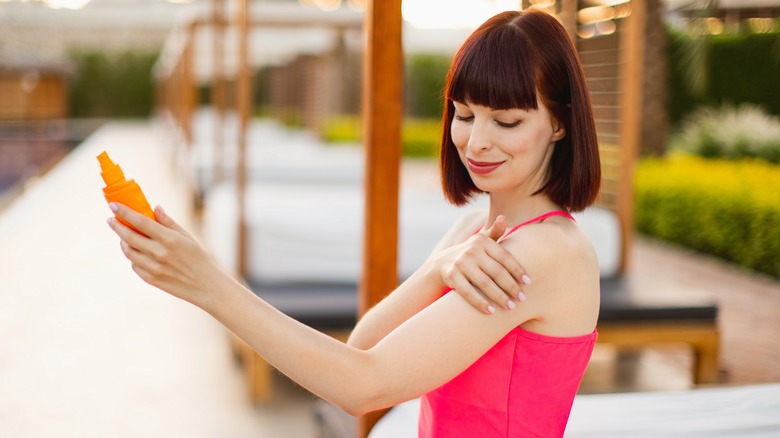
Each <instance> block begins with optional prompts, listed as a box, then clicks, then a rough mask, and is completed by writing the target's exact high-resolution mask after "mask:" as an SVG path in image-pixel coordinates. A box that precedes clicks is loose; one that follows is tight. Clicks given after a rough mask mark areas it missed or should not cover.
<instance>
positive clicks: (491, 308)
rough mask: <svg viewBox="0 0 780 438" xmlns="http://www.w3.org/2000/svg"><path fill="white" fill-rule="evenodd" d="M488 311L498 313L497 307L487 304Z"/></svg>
mask: <svg viewBox="0 0 780 438" xmlns="http://www.w3.org/2000/svg"><path fill="white" fill-rule="evenodd" d="M487 311H488V313H490V314H493V313H496V308H495V307H493V306H487Z"/></svg>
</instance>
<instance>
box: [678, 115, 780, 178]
mask: <svg viewBox="0 0 780 438" xmlns="http://www.w3.org/2000/svg"><path fill="white" fill-rule="evenodd" d="M680 145H681V147H682V148H683V149H685V150H687V151H688V152H692V153H694V154H696V155H700V156H702V157H708V158H721V157H722V158H744V157H753V158H762V159H764V160H767V161H769V162H772V163H777V162H778V161H780V118H777V117H772V116H770V115H768V114H766V113H764V112H763V111H762V110H761V108H759V107H757V106H755V105H750V104H742V105H740V106H738V107H730V106H722V107H720V108H709V107H705V108H701V109H699V110H698V111H696V112H695V113H694V114H693V115H692V116H691V117H689V118H688V120H687V121H686V122H685V124H684V126H683V129H682V134H681V140H680Z"/></svg>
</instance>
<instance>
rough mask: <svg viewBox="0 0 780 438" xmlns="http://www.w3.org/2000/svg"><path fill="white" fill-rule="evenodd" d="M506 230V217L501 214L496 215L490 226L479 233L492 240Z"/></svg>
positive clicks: (496, 238) (499, 236) (498, 237)
mask: <svg viewBox="0 0 780 438" xmlns="http://www.w3.org/2000/svg"><path fill="white" fill-rule="evenodd" d="M505 231H506V217H505V216H504V215H502V214H500V215H498V216H496V220H494V221H493V223H492V224H491V225H490V227H488V228H486V229H484V230H483V231H482V233H481V234H483V235H485V236H488V237H489V238H490V239H492V240H498V239H500V238H501V236H503V235H504V232H505Z"/></svg>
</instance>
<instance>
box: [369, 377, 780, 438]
mask: <svg viewBox="0 0 780 438" xmlns="http://www.w3.org/2000/svg"><path fill="white" fill-rule="evenodd" d="M419 405H420V402H419V400H417V399H415V400H411V401H409V402H406V403H402V404H400V405H398V406H396V407H394V408H393V409H391V410H390V412H388V413H387V414H386V415H385V416H384V417H382V418H381V419H380V420H379V422H378V423H377V424H376V426H374V428H373V430H372V431H371V433H370V434H369V435H368V436H369V438H404V437H416V436H417V419H418V411H419ZM778 436H780V384H776V383H773V384H761V385H746V386H734V387H718V388H705V389H693V390H689V391H674V392H672V391H669V392H667V391H660V392H633V393H624V394H586V395H577V397H576V398H575V399H574V406H572V411H571V416H570V417H569V424H568V426H567V427H566V434H565V437H567V438H624V437H632V438H655V437H680V438H682V437H688V438H690V437H701V438H705V437H706V438H737V437H739V438H770V437H778Z"/></svg>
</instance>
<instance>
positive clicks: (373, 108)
mask: <svg viewBox="0 0 780 438" xmlns="http://www.w3.org/2000/svg"><path fill="white" fill-rule="evenodd" d="M365 20H366V21H365V32H366V49H365V58H364V66H363V139H364V142H365V154H366V161H365V167H366V176H365V197H366V198H365V199H366V203H365V209H366V210H365V231H364V232H365V234H364V243H363V275H362V278H361V282H360V291H359V300H358V302H359V313H360V315H359V316H362V315H364V314H365V313H366V311H367V310H368V309H370V308H371V307H372V306H374V305H375V304H376V303H377V302H379V301H380V300H381V299H382V298H384V296H385V295H386V294H387V293H389V292H391V291H392V290H393V289H395V287H396V286H397V285H398V182H399V166H400V161H401V117H402V111H403V97H402V96H403V89H402V84H403V49H402V47H401V0H369V1H367V2H366V14H365ZM382 415H383V412H381V411H380V412H373V413H371V414H368V415H366V416H363V417H361V418H360V419H359V422H358V436H360V437H365V436H367V435H368V432H369V431H370V430H371V427H373V425H374V424H375V423H376V421H377V420H378V419H379V418H380V417H381V416H382Z"/></svg>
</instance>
